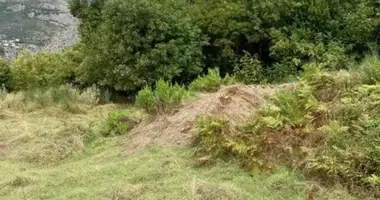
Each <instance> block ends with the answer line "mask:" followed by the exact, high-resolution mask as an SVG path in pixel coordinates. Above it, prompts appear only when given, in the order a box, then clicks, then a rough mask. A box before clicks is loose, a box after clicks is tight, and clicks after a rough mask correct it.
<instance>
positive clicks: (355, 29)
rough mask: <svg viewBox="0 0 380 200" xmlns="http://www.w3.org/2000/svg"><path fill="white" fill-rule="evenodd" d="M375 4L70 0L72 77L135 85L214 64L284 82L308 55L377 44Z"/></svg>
mask: <svg viewBox="0 0 380 200" xmlns="http://www.w3.org/2000/svg"><path fill="white" fill-rule="evenodd" d="M379 6H380V5H379V4H378V3H376V2H375V1H371V0H360V1H348V2H345V3H339V2H337V1H323V2H321V1H317V0H312V1H306V0H296V1H294V0H281V1H278V0H237V1H232V0H227V1H225V0H224V1H222V0H205V1H185V0H183V1H159V0H153V1H147V0H143V1H136V0H128V1H121V0H115V1H110V2H108V3H105V1H104V0H96V1H92V2H91V3H89V2H88V1H82V0H72V1H71V12H72V13H73V14H74V15H75V16H77V17H79V18H81V19H82V23H81V25H80V32H81V37H82V41H83V43H84V44H85V46H86V47H87V48H86V49H87V50H86V51H85V55H86V58H85V59H84V60H83V62H82V64H81V67H80V68H79V70H78V71H79V72H80V73H79V75H78V77H81V79H80V80H81V81H82V82H84V83H86V84H90V85H91V84H93V83H97V84H102V85H106V86H109V87H114V88H115V89H116V90H121V91H135V90H137V89H140V88H141V87H143V86H144V85H146V84H148V85H151V84H153V83H154V82H155V81H156V80H158V79H160V78H162V79H165V80H169V79H172V78H174V79H175V81H176V82H181V83H188V82H190V81H191V80H192V79H194V78H196V77H197V75H199V74H201V72H202V71H201V70H202V67H203V65H205V66H206V68H212V67H218V68H219V69H220V73H221V75H222V76H224V75H225V74H227V73H229V74H232V73H233V72H237V73H238V74H239V76H238V77H240V78H241V79H244V80H243V81H244V82H248V83H256V82H259V81H262V80H261V79H264V78H262V77H261V76H265V80H269V81H287V80H289V78H292V77H295V76H296V75H297V74H298V72H299V71H302V67H301V66H303V65H304V64H306V63H308V62H311V61H312V62H318V63H320V65H321V66H323V67H325V68H329V69H342V68H347V67H348V66H349V64H350V63H352V61H353V60H354V59H359V60H360V59H362V58H363V55H364V53H366V52H367V51H368V50H369V47H368V44H369V43H375V44H377V42H378V39H377V32H378V29H379V23H380V18H379V17H380V15H379V14H378V13H379ZM121 15H122V16H123V17H120V16H121ZM205 39H207V40H205ZM205 41H207V42H206V43H205ZM247 53H248V54H247ZM247 55H255V57H253V58H251V60H248V57H247ZM206 71H207V69H203V72H206ZM251 79H252V80H251Z"/></svg>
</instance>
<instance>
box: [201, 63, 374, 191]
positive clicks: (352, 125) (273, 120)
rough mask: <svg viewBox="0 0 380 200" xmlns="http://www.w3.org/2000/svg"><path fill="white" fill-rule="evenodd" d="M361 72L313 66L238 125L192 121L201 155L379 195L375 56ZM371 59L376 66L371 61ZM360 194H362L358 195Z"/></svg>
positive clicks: (223, 121) (204, 119) (209, 119)
mask: <svg viewBox="0 0 380 200" xmlns="http://www.w3.org/2000/svg"><path fill="white" fill-rule="evenodd" d="M367 59H370V60H372V61H374V65H369V64H368V60H366V61H365V62H364V63H363V65H365V69H366V70H365V71H361V70H358V71H355V72H348V71H344V70H341V71H337V72H327V71H325V70H324V69H323V66H321V65H319V64H316V63H312V64H309V65H308V66H306V67H305V71H304V73H303V74H302V76H301V77H300V78H299V85H298V87H297V88H296V89H295V90H293V91H283V92H278V93H277V94H276V95H275V96H274V97H273V98H272V99H271V100H270V102H269V103H267V104H265V105H264V106H262V107H261V108H260V109H259V110H258V111H256V112H255V113H254V114H253V115H252V117H251V118H250V119H248V121H247V122H246V123H244V124H242V125H241V126H238V127H232V126H231V125H230V124H229V122H228V120H227V119H223V118H218V117H213V116H207V117H202V118H200V119H199V120H198V122H197V130H198V134H197V136H196V138H195V142H196V144H197V145H198V148H199V151H198V152H199V153H200V154H206V155H213V156H216V157H228V158H231V157H233V158H236V159H238V160H239V161H240V162H241V163H242V165H243V166H244V167H246V168H248V169H257V168H258V169H262V170H271V169H273V167H275V166H276V165H283V164H284V163H286V164H287V165H288V166H290V167H294V168H296V169H299V170H301V171H304V172H305V173H306V174H308V175H310V176H313V177H319V178H321V180H322V181H325V182H330V181H331V182H333V183H335V182H341V183H343V184H345V185H346V186H348V187H349V188H350V189H351V191H352V192H357V193H360V194H364V193H366V192H367V194H365V195H367V196H368V195H369V196H370V195H374V196H375V197H376V196H377V195H379V194H380V181H379V180H380V179H379V174H380V171H379V169H380V154H379V146H380V140H379V138H378V129H379V127H380V116H379V114H378V113H379V109H380V106H379V105H380V102H379V98H380V86H379V84H378V82H376V81H373V82H371V83H370V84H367V83H368V81H367V80H377V79H378V78H379V77H378V74H376V73H372V74H370V73H367V71H372V70H378V65H376V64H377V63H378V62H379V60H378V59H377V58H376V57H372V58H370V57H368V58H367ZM375 61H376V62H375ZM363 191H365V192H363Z"/></svg>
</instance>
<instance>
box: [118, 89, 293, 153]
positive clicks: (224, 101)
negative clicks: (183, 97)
mask: <svg viewBox="0 0 380 200" xmlns="http://www.w3.org/2000/svg"><path fill="white" fill-rule="evenodd" d="M293 87H295V85H294V84H284V85H280V86H270V85H267V86H265V85H230V86H224V87H222V88H221V89H220V90H219V91H218V92H215V93H204V94H200V95H199V97H198V98H197V99H195V100H190V101H188V102H186V103H185V104H184V105H183V106H182V107H181V108H179V109H177V110H175V111H174V112H173V113H172V114H169V115H158V116H155V117H153V118H149V119H146V120H145V121H143V122H142V123H141V124H140V125H139V126H138V127H136V128H135V129H133V130H132V131H131V132H130V133H128V136H127V138H126V140H125V145H126V148H127V151H128V152H131V151H136V150H138V149H142V148H146V147H150V146H156V145H159V146H183V145H187V144H190V143H191V138H192V135H193V134H192V129H193V123H194V121H195V119H196V118H197V117H199V116H202V115H208V114H212V115H217V116H221V117H226V118H227V119H228V120H229V121H230V122H231V123H233V124H236V123H239V122H243V121H244V120H246V119H247V118H248V117H249V116H250V115H251V114H252V112H254V110H255V109H256V108H258V107H259V106H260V105H261V104H262V103H264V102H265V100H266V99H267V98H268V97H270V96H272V95H273V94H274V93H275V92H276V91H277V90H279V89H286V90H287V89H291V88H293Z"/></svg>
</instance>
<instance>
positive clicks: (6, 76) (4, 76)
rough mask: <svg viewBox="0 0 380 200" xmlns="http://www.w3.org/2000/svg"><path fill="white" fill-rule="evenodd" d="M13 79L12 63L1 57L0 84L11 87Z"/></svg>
mask: <svg viewBox="0 0 380 200" xmlns="http://www.w3.org/2000/svg"><path fill="white" fill-rule="evenodd" d="M11 79H12V74H11V70H10V63H9V62H8V61H7V60H5V59H2V58H1V57H0V85H1V86H4V87H5V88H9V87H10V82H11Z"/></svg>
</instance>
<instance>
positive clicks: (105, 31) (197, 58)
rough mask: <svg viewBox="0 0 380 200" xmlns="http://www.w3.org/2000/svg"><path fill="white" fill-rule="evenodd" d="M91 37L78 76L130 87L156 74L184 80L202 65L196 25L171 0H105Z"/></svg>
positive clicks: (139, 85)
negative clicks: (108, 0) (161, 0)
mask: <svg viewBox="0 0 380 200" xmlns="http://www.w3.org/2000/svg"><path fill="white" fill-rule="evenodd" d="M92 37H93V38H92V39H94V40H95V41H96V42H95V41H86V40H85V44H86V45H87V49H88V51H87V56H86V58H85V60H84V63H83V65H82V66H80V68H81V72H82V73H81V74H79V76H81V77H85V78H84V81H89V82H95V81H96V82H97V83H99V84H103V85H106V86H109V87H113V88H114V89H116V90H121V91H135V90H136V89H139V88H142V87H144V86H145V85H151V84H153V83H154V82H155V81H156V80H159V79H166V80H167V79H169V80H170V79H172V78H176V77H180V78H179V80H180V81H181V82H182V81H187V80H190V79H191V78H192V77H193V76H196V75H197V74H198V73H199V72H201V70H202V52H201V45H202V40H201V38H200V30H199V29H198V28H197V27H196V26H194V25H193V24H192V23H191V19H190V17H189V16H187V15H186V13H184V12H183V11H182V9H181V7H180V5H178V3H175V1H173V2H168V3H165V4H164V3H157V2H156V1H148V0H143V1H136V0H127V1H122V0H115V1H111V2H109V3H108V4H107V6H106V7H105V8H104V10H103V11H102V21H101V22H100V24H98V28H97V29H96V32H95V33H92ZM86 77H87V78H88V79H87V78H86Z"/></svg>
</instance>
